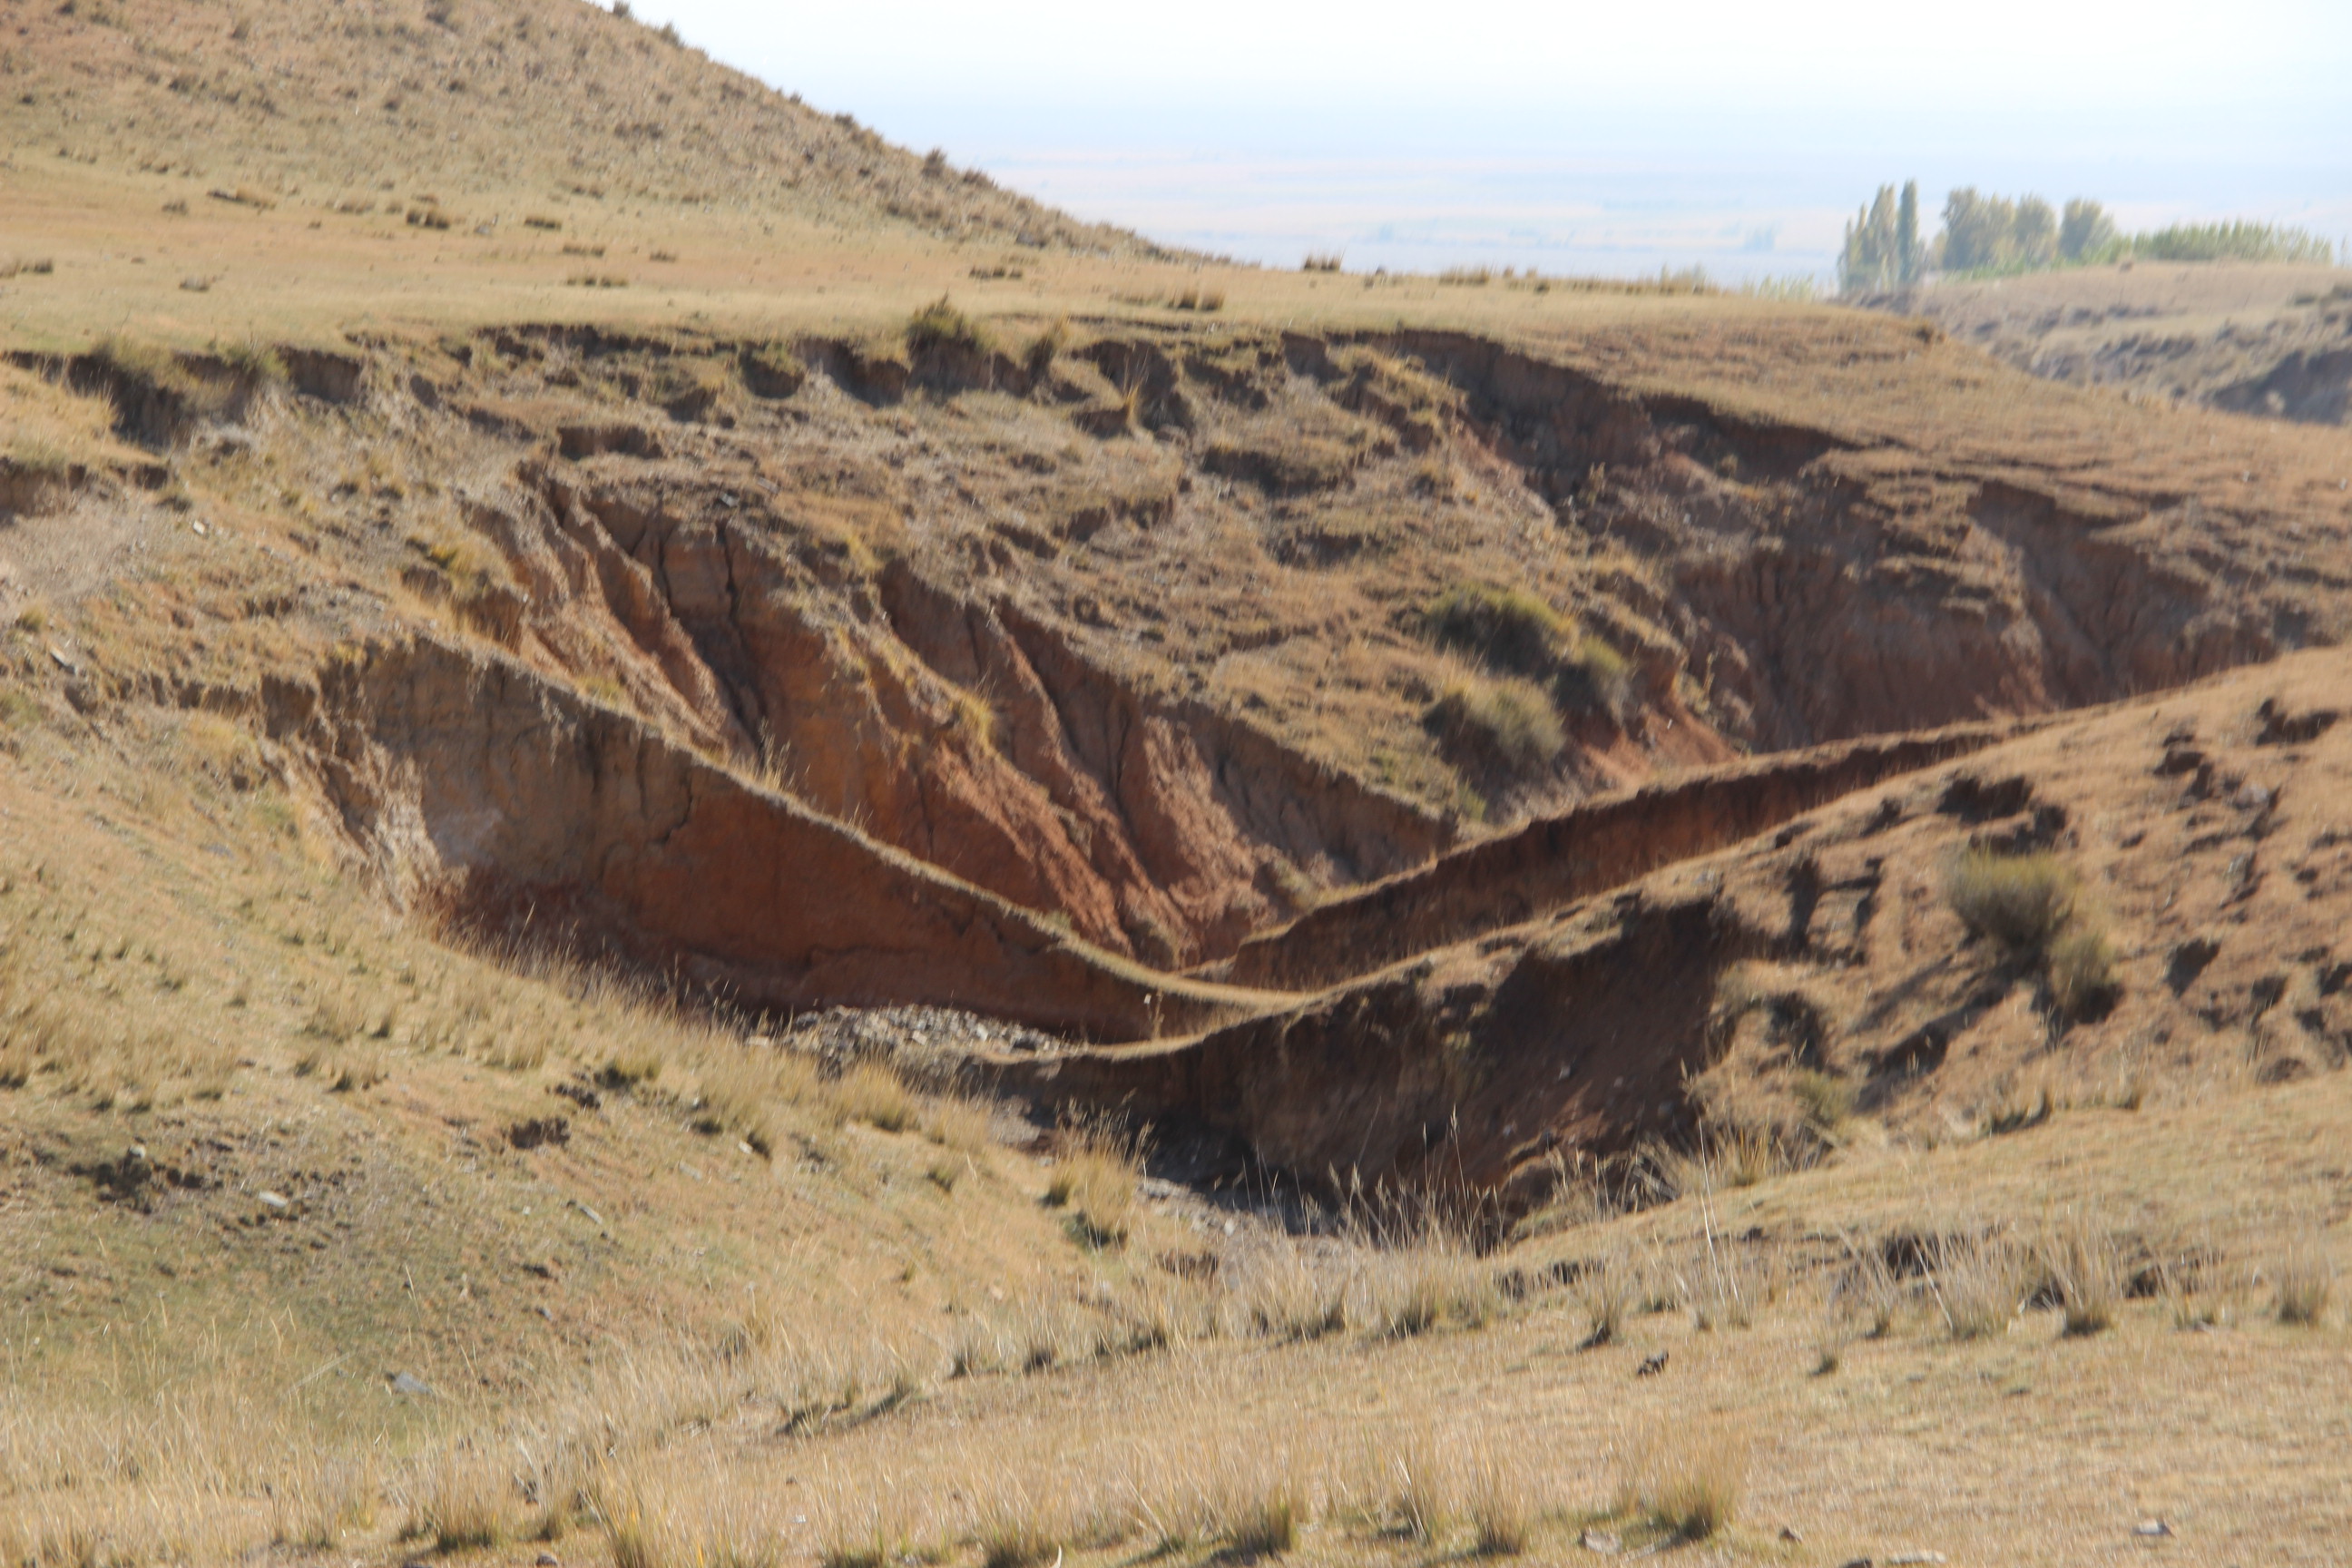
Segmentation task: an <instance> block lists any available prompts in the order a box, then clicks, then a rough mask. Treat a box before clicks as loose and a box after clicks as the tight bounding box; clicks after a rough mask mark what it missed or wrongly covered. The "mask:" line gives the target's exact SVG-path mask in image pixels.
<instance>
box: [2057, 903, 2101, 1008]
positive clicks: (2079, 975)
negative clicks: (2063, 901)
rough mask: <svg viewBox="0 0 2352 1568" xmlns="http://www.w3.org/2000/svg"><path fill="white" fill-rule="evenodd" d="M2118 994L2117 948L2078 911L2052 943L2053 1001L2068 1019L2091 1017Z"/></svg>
mask: <svg viewBox="0 0 2352 1568" xmlns="http://www.w3.org/2000/svg"><path fill="white" fill-rule="evenodd" d="M2115 994H2116V954H2115V948H2114V946H2113V944H2111V943H2110V942H2108V941H2107V937H2106V933H2105V932H2104V931H2100V930H2098V929H2097V928H2096V927H2095V926H2094V925H2092V924H2090V923H2089V922H2088V921H2086V920H2085V919H2084V916H2083V915H2082V913H2081V912H2080V911H2079V910H2078V911H2076V912H2075V914H2074V918H2073V919H2072V920H2071V921H2069V922H2068V924H2067V927H2066V929H2065V930H2064V931H2062V932H2061V933H2060V934H2059V937H2058V940H2057V941H2056V942H2052V943H2051V944H2050V1000H2051V1001H2052V1002H2053V1004H2055V1005H2056V1006H2057V1008H2058V1011H2059V1013H2060V1014H2061V1015H2063V1016H2065V1017H2068V1018H2087V1017H2090V1016H2093V1015H2095V1014H2096V1013H2098V1012H2099V1011H2101V1010H2102V1009H2103V1008H2104V1007H2105V1005H2107V1003H2108V1002H2109V1001H2110V1000H2111V999H2112V998H2113V997H2114V995H2115Z"/></svg>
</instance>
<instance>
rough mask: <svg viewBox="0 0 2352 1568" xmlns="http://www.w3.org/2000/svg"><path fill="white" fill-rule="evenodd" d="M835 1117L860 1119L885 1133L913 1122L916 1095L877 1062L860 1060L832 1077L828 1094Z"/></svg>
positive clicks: (906, 1126)
mask: <svg viewBox="0 0 2352 1568" xmlns="http://www.w3.org/2000/svg"><path fill="white" fill-rule="evenodd" d="M828 1098H829V1099H830V1100H832V1104H833V1112H834V1116H835V1120H836V1121H863V1122H866V1124H867V1125H869V1126H872V1127H876V1128H878V1129H879V1130H881V1131H884V1132H904V1131H906V1130H907V1129H908V1128H909V1127H911V1126H913V1125H914V1124H915V1118H916V1110H917V1108H916V1105H915V1097H914V1095H913V1094H912V1093H911V1092H909V1090H908V1088H907V1085H906V1082H905V1080H904V1079H900V1078H899V1076H898V1074H897V1073H895V1072H892V1071H891V1070H890V1069H889V1068H887V1067H884V1066H883V1065H882V1064H881V1063H879V1062H859V1063H858V1064H857V1065H856V1066H855V1067H853V1068H850V1069H849V1070H848V1071H847V1072H845V1073H843V1074H842V1075H841V1077H840V1078H838V1079H835V1080H834V1082H833V1084H832V1086H831V1088H830V1090H829V1094H828Z"/></svg>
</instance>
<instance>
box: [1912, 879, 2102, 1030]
mask: <svg viewBox="0 0 2352 1568" xmlns="http://www.w3.org/2000/svg"><path fill="white" fill-rule="evenodd" d="M1944 896H1945V900H1946V901H1947V902H1948V903H1949V904H1950V905H1951V907H1952V911H1953V912H1954V913H1955V914H1957V915H1958V916H1959V917H1960V919H1961V921H1962V922H1963V923H1965V924H1966V925H1967V926H1968V928H1969V930H1970V931H1973V932H1976V933H1977V934H1979V935H1981V936H1984V937H1988V938H1990V940H1991V941H1993V942H1995V943H1997V944H1998V945H1999V946H2000V948H2001V949H2002V950H2003V952H2005V953H2006V954H2007V955H2008V956H2009V957H2010V959H2011V961H2012V962H2015V963H2023V964H2029V965H2032V967H2034V968H2036V969H2038V970H2040V971H2042V973H2043V975H2044V978H2045V982H2046V984H2047V986H2048V991H2049V997H2050V1003H2051V1005H2052V1007H2053V1010H2054V1011H2055V1012H2056V1013H2057V1015H2058V1016H2060V1017H2061V1018H2063V1019H2066V1020H2070V1021H2071V1020H2074V1019H2080V1018H2084V1017H2087V1016H2093V1015H2095V1014H2096V1013H2097V1012H2098V1011H2100V1010H2101V1009H2102V1008H2104V1007H2105V1005H2107V1004H2108V1003H2109V1002H2110V1001H2111V1000H2112V999H2113V997H2114V995H2115V992H2116V971H2115V950H2114V947H2113V945H2112V943H2111V942H2109V941H2108V938H2107V935H2106V932H2105V929H2104V926H2103V924H2102V922H2101V921H2100V920H2099V918H2098V916H2097V914H2096V912H2095V910H2094V909H2093V907H2092V906H2091V905H2090V904H2089V903H2088V901H2087V900H2085V898H2084V893H2083V886H2082V879H2080V878H2079V877H2078V876H2077V875H2076V874H2075V872H2074V868H2072V867H2070V866H2068V865H2066V863H2065V862H2063V861H2062V860H2060V859H2059V858H2057V857H2056V856H2055V855H2053V854H2051V853H2049V852H2048V851H2046V850H2036V851H2032V852H2028V853H2024V854H2009V853H2004V852H2002V851H2000V850H1995V849H1984V848H1972V849H1968V850H1965V851H1963V852H1962V853H1961V854H1960V855H1959V856H1958V858H1955V859H1954V860H1953V862H1952V863H1951V867H1950V868H1949V870H1948V872H1947V873H1946V876H1945V881H1944Z"/></svg>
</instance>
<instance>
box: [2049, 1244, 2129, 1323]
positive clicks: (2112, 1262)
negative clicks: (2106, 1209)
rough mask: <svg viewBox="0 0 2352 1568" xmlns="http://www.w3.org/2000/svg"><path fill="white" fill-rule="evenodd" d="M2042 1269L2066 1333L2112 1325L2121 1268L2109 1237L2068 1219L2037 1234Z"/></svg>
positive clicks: (2120, 1289)
mask: <svg viewBox="0 0 2352 1568" xmlns="http://www.w3.org/2000/svg"><path fill="white" fill-rule="evenodd" d="M2042 1268H2043V1270H2044V1271H2045V1272H2046V1273H2047V1274H2048V1275H2049V1279H2050V1286H2051V1289H2053V1291H2054V1292H2055V1293H2056V1295H2057V1297H2058V1303H2059V1306H2060V1308H2061V1309H2062V1310H2063V1312H2064V1313H2065V1325H2066V1326H2065V1331H2066V1332H2067V1333H2068V1334H2069V1335H2074V1336H2084V1335H2089V1334H2096V1333H2102V1332H2105V1331H2106V1330H2108V1329H2110V1328H2113V1327H2114V1326H2115V1321H2116V1305H2117V1304H2118V1303H2119V1302H2120V1301H2121V1300H2122V1299H2123V1293H2124V1277H2123V1274H2124V1270H2123V1259H2122V1258H2121V1256H2120V1255H2119V1254H2118V1253H2117V1251H2116V1243H2115V1238H2114V1237H2111V1236H2108V1235H2106V1234H2105V1232H2103V1231H2100V1230H2097V1229H2095V1228H2094V1227H2093V1226H2090V1225H2089V1224H2087V1223H2085V1222H2084V1221H2081V1220H2070V1221H2069V1222H2067V1223H2065V1224H2063V1225H2061V1226H2057V1227H2055V1228H2053V1230H2052V1232H2051V1233H2050V1234H2049V1235H2048V1236H2046V1237H2043V1238H2042Z"/></svg>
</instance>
